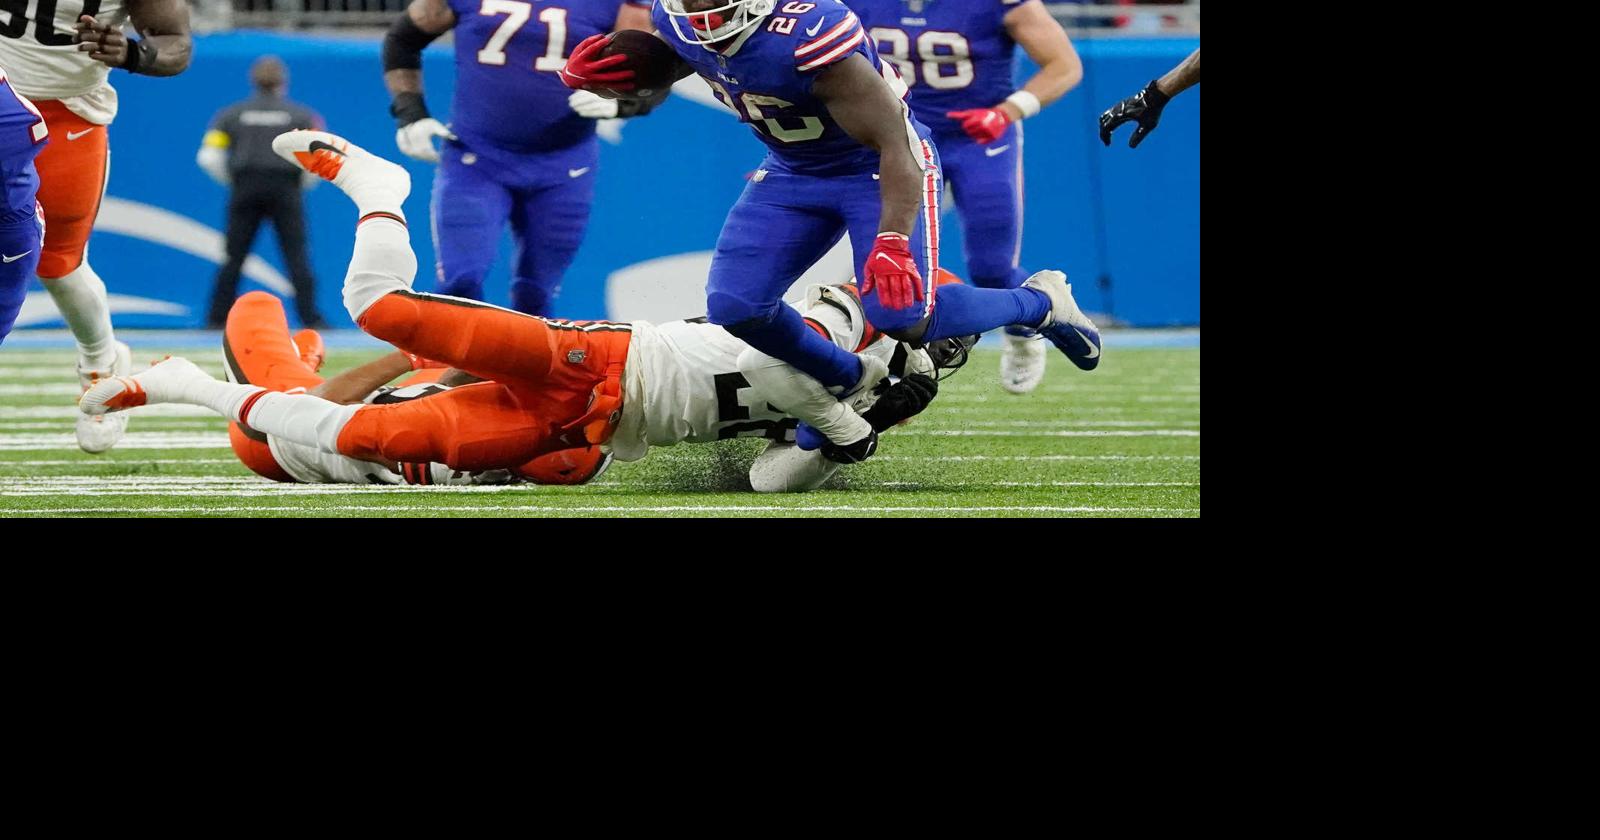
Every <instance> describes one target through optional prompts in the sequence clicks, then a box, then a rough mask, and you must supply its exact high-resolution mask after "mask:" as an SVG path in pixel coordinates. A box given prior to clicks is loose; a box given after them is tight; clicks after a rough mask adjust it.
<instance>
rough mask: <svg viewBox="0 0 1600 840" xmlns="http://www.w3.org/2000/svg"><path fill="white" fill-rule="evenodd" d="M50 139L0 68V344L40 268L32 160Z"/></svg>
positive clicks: (36, 186)
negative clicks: (0, 193) (0, 190)
mask: <svg viewBox="0 0 1600 840" xmlns="http://www.w3.org/2000/svg"><path fill="white" fill-rule="evenodd" d="M49 136H50V130H49V129H48V128H47V127H46V126H45V124H44V117H42V116H40V115H39V109H37V108H35V107H33V103H32V102H29V101H28V98H27V97H26V96H23V95H22V94H20V93H17V91H16V90H15V89H14V88H12V87H11V83H10V82H8V81H7V80H6V71H5V68H3V67H0V177H3V178H4V179H5V186H4V194H3V198H4V199H5V204H4V205H0V256H3V257H4V258H5V261H4V262H3V263H0V344H4V343H5V340H6V336H7V335H9V334H10V333H11V325H12V324H15V323H16V322H17V313H18V312H20V311H21V310H22V301H23V299H24V298H26V297H27V296H28V278H30V277H32V276H33V269H34V267H35V266H37V265H38V264H39V246H40V244H41V243H42V242H43V240H44V229H43V227H42V225H43V224H44V220H43V218H42V217H41V211H40V210H39V202H38V200H37V192H38V189H39V173H38V171H37V170H35V169H34V166H33V159H34V157H35V156H37V155H38V154H39V149H41V148H42V147H43V146H44V144H45V143H46V142H47V141H48V139H49Z"/></svg>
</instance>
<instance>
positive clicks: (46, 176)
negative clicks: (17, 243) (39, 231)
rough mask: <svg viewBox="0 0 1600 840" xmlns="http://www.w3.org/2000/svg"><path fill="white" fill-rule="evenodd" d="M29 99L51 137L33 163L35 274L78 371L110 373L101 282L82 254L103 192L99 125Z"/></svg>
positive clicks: (104, 155) (112, 356)
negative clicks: (67, 334) (38, 226)
mask: <svg viewBox="0 0 1600 840" xmlns="http://www.w3.org/2000/svg"><path fill="white" fill-rule="evenodd" d="M36 104H38V106H39V110H40V113H42V114H43V115H44V117H45V121H46V123H47V124H48V125H49V126H50V134H51V139H50V143H49V144H47V145H46V146H45V147H44V149H42V150H41V151H40V152H39V156H38V158H37V160H36V166H37V167H38V171H39V203H40V205H42V206H43V207H44V220H45V239H44V248H43V250H42V251H41V253H40V257H39V267H38V272H39V279H40V280H42V281H43V282H44V287H45V290H46V291H48V292H49V293H50V296H51V297H52V298H54V299H55V302H56V307H57V308H58V309H60V310H61V316H62V317H63V318H64V319H66V322H67V327H68V329H70V330H71V331H72V335H73V337H74V338H75V339H77V342H78V359H79V367H80V369H81V370H82V371H84V372H88V371H99V372H101V373H110V372H111V370H112V369H113V367H114V365H115V360H116V355H117V351H116V347H115V341H116V339H115V338H114V337H113V335H112V332H111V309H110V307H109V305H108V304H107V302H106V286H105V283H104V282H103V281H101V279H100V277H99V275H97V274H95V272H94V269H92V268H90V267H89V265H88V262H87V260H86V258H85V253H84V252H85V250H86V249H87V247H88V244H89V233H90V231H91V230H92V229H93V227H94V219H95V216H96V215H97V214H98V213H99V211H100V199H101V197H102V196H103V195H104V193H105V183H106V176H107V174H108V164H109V159H108V152H109V149H108V146H107V143H106V130H105V126H100V125H95V124H93V123H90V122H87V121H85V120H84V119H83V118H82V117H79V116H78V115H77V114H74V113H72V112H71V111H68V110H67V109H66V106H64V105H62V104H61V103H60V102H56V101H45V102H39V103H36ZM69 136H71V137H73V139H71V140H68V139H67V138H68V137H69Z"/></svg>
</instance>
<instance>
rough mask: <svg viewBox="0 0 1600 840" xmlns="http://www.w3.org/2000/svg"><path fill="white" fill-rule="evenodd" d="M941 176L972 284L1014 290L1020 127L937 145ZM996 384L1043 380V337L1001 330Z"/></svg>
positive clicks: (1018, 389)
mask: <svg viewBox="0 0 1600 840" xmlns="http://www.w3.org/2000/svg"><path fill="white" fill-rule="evenodd" d="M940 154H941V157H942V158H943V160H944V163H945V177H946V178H947V179H948V180H949V183H950V186H951V188H952V189H953V190H954V192H955V197H956V207H957V208H958V209H959V210H960V212H961V225H962V231H963V233H964V234H965V238H966V244H967V272H968V276H969V279H970V280H971V281H972V283H973V285H976V286H981V287H983V288H987V289H1014V288H1016V287H1018V286H1021V285H1022V281H1023V280H1025V279H1027V276H1028V273H1027V272H1026V271H1025V270H1023V269H1022V268H1021V266H1020V261H1021V259H1022V126H1021V124H1017V125H1014V126H1012V127H1011V129H1010V130H1009V131H1007V133H1006V134H1005V135H1004V136H1002V137H1001V138H1000V139H999V140H996V141H995V142H993V143H990V144H987V145H980V144H978V143H973V142H961V141H953V143H952V145H951V146H950V147H949V148H941V149H940ZM1001 340H1002V342H1003V345H1002V352H1001V354H1000V387H1002V388H1004V389H1005V390H1007V391H1010V392H1011V393H1013V394H1025V393H1028V392H1029V391H1032V390H1033V389H1034V388H1036V387H1038V385H1039V383H1040V382H1042V381H1043V380H1044V371H1045V358H1046V347H1045V342H1044V339H1043V337H1041V336H1040V335H1039V334H1038V333H1037V332H1035V331H1034V330H1031V329H1027V328H1025V327H1019V326H1015V325H1013V326H1008V327H1006V328H1005V330H1004V331H1003V332H1002V335H1001Z"/></svg>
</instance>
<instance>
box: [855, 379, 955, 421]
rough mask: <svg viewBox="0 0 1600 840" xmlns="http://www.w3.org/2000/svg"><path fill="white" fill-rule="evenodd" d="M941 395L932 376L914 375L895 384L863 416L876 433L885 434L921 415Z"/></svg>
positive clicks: (937, 384)
mask: <svg viewBox="0 0 1600 840" xmlns="http://www.w3.org/2000/svg"><path fill="white" fill-rule="evenodd" d="M938 393H939V383H938V382H937V381H935V380H934V378H933V377H931V376H925V375H923V374H920V373H914V374H912V375H910V376H908V377H906V378H905V379H902V380H900V381H899V382H897V383H895V384H894V386H893V387H891V388H890V389H889V390H887V391H884V392H883V396H881V397H879V398H878V401H877V402H875V403H873V404H872V407H871V408H869V409H867V410H866V411H864V412H862V413H861V416H862V417H863V418H864V419H865V420H866V421H867V422H868V423H871V424H872V428H873V430H874V431H879V432H885V431H888V430H889V428H890V427H891V426H893V425H895V424H896V423H899V422H900V421H902V420H906V419H908V418H911V417H915V416H917V415H918V414H921V413H922V411H923V409H925V408H927V407H928V404H929V403H931V402H933V398H934V397H935V396H937V395H938Z"/></svg>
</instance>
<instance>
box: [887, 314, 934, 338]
mask: <svg viewBox="0 0 1600 840" xmlns="http://www.w3.org/2000/svg"><path fill="white" fill-rule="evenodd" d="M929 320H930V319H928V318H920V319H918V320H917V321H916V322H915V323H912V324H910V325H907V326H892V327H888V328H884V329H883V334H884V335H886V336H888V337H890V338H892V339H894V340H895V341H903V342H905V343H907V344H912V345H916V344H918V343H919V342H921V341H922V337H923V336H924V335H926V334H927V332H928V321H929Z"/></svg>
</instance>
